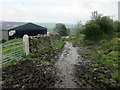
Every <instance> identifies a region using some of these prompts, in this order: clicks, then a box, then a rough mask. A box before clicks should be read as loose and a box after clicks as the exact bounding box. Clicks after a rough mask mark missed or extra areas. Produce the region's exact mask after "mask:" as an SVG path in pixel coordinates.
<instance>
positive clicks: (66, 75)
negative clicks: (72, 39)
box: [55, 42, 80, 88]
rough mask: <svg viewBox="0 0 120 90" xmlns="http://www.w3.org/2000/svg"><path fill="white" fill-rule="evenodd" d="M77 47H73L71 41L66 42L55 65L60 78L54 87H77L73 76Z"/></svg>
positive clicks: (76, 59) (77, 56) (78, 56)
mask: <svg viewBox="0 0 120 90" xmlns="http://www.w3.org/2000/svg"><path fill="white" fill-rule="evenodd" d="M77 50H78V48H77V47H73V45H72V43H68V42H66V44H65V46H64V48H63V51H62V52H61V54H60V56H59V58H58V60H57V62H56V63H55V67H56V69H57V75H58V77H59V78H60V80H59V82H58V83H56V85H55V87H56V88H79V86H78V85H77V83H76V82H78V81H77V79H76V78H75V77H74V64H77V63H78V58H80V55H79V54H78V52H77Z"/></svg>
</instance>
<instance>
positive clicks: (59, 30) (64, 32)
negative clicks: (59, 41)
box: [54, 23, 67, 36]
mask: <svg viewBox="0 0 120 90" xmlns="http://www.w3.org/2000/svg"><path fill="white" fill-rule="evenodd" d="M54 31H55V32H57V33H59V34H60V36H66V35H67V29H66V27H65V25H64V24H61V23H59V24H56V26H55V30H54Z"/></svg>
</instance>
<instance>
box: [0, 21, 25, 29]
mask: <svg viewBox="0 0 120 90" xmlns="http://www.w3.org/2000/svg"><path fill="white" fill-rule="evenodd" d="M24 24H26V23H25V22H4V21H3V22H0V27H1V29H0V30H6V31H8V30H10V29H11V28H15V27H18V26H21V25H24Z"/></svg>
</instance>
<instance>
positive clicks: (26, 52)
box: [23, 35, 29, 55]
mask: <svg viewBox="0 0 120 90" xmlns="http://www.w3.org/2000/svg"><path fill="white" fill-rule="evenodd" d="M23 43H24V52H25V55H28V54H29V37H28V35H24V36H23Z"/></svg>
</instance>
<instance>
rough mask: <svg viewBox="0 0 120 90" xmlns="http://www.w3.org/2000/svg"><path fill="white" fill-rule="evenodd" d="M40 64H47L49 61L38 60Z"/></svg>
mask: <svg viewBox="0 0 120 90" xmlns="http://www.w3.org/2000/svg"><path fill="white" fill-rule="evenodd" d="M40 64H42V65H49V64H50V63H49V62H48V61H40Z"/></svg>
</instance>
